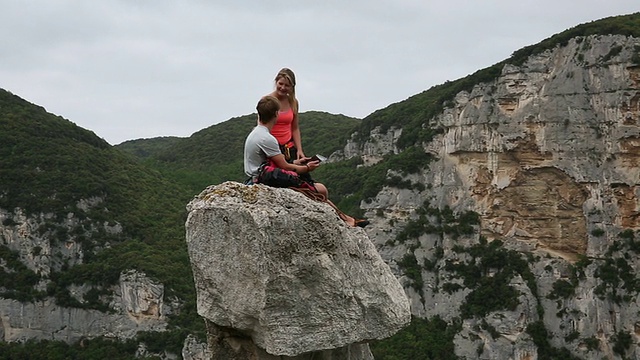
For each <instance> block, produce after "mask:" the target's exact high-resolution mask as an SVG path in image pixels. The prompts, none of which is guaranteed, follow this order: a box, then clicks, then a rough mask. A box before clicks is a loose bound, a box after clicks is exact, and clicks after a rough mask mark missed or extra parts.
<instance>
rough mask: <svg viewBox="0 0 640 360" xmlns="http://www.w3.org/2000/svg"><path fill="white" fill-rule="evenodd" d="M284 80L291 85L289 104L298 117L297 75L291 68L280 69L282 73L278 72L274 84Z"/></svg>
mask: <svg viewBox="0 0 640 360" xmlns="http://www.w3.org/2000/svg"><path fill="white" fill-rule="evenodd" d="M282 78H284V79H285V80H287V81H289V83H290V84H291V92H289V104H290V105H291V108H292V109H293V113H294V114H296V115H297V114H298V100H297V99H296V74H294V73H293V71H292V70H291V69H289V68H282V69H280V71H278V75H276V78H275V80H274V82H278V80H280V79H282Z"/></svg>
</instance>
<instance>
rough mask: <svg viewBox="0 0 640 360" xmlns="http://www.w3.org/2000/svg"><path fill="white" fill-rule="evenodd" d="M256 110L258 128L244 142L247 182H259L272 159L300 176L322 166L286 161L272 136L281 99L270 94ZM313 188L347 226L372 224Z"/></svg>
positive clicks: (306, 160) (320, 187)
mask: <svg viewBox="0 0 640 360" xmlns="http://www.w3.org/2000/svg"><path fill="white" fill-rule="evenodd" d="M256 110H258V125H257V126H256V127H255V128H254V129H253V130H252V131H251V133H249V135H248V136H247V139H246V140H245V142H244V173H245V174H246V175H247V176H248V177H249V178H250V180H247V183H256V182H257V177H258V172H259V170H260V166H261V165H262V164H263V163H264V162H266V161H267V160H271V161H272V162H273V164H274V165H275V166H277V167H278V168H280V169H284V170H289V171H294V172H295V173H297V174H305V173H308V172H310V171H312V170H314V169H315V168H317V167H318V166H320V161H318V160H315V161H311V158H308V157H305V158H303V159H299V160H295V161H294V162H293V164H292V163H288V162H287V161H286V160H285V158H284V155H283V154H282V153H281V152H280V147H279V146H278V141H277V140H276V138H275V137H273V135H271V133H270V130H271V128H273V125H274V124H275V123H276V120H277V118H278V110H280V102H279V101H278V99H276V98H275V97H273V96H271V95H267V96H265V97H263V98H262V99H260V101H259V102H258V105H257V106H256ZM313 187H314V188H315V190H316V191H317V192H319V193H320V194H322V195H324V197H325V198H326V202H327V203H329V204H330V205H331V206H332V207H333V208H334V209H335V210H336V211H337V212H338V216H340V218H341V219H342V220H344V221H345V222H346V223H347V224H349V225H351V226H360V227H365V226H367V225H368V224H369V221H367V220H364V219H363V220H356V219H354V218H353V217H351V216H349V215H347V214H345V213H343V212H342V211H340V210H338V208H337V207H336V206H335V205H334V204H333V203H332V202H331V201H330V200H329V192H328V190H327V188H326V187H325V186H324V185H323V184H321V183H318V182H314V183H313Z"/></svg>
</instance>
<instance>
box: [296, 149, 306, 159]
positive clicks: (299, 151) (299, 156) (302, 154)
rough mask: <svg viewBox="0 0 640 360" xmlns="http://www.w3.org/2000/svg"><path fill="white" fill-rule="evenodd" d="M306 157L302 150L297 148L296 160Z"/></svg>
mask: <svg viewBox="0 0 640 360" xmlns="http://www.w3.org/2000/svg"><path fill="white" fill-rule="evenodd" d="M304 158H307V157H306V156H305V155H304V152H302V150H298V160H300V159H304ZM307 159H308V158H307Z"/></svg>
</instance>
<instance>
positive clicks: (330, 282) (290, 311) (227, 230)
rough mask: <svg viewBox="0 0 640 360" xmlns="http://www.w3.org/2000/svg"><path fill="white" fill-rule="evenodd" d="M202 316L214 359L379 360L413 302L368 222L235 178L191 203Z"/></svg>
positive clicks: (191, 246)
mask: <svg viewBox="0 0 640 360" xmlns="http://www.w3.org/2000/svg"><path fill="white" fill-rule="evenodd" d="M188 210H189V216H188V219H187V223H186V230H187V244H188V250H189V258H190V260H191V264H192V268H193V273H194V278H195V284H196V291H197V299H198V302H197V308H198V314H200V315H201V316H202V317H204V318H205V319H206V320H207V325H208V333H209V344H210V348H211V351H212V353H213V357H212V358H213V359H227V360H229V359H265V360H266V359H277V358H278V359H279V358H281V356H283V357H286V358H292V359H294V358H295V359H299V360H303V359H372V356H371V353H370V351H369V349H368V345H367V344H366V342H367V341H369V340H373V339H381V338H385V337H388V336H391V335H392V334H394V333H395V332H396V331H398V330H399V329H400V328H402V327H404V326H405V325H407V324H408V323H409V321H410V312H409V302H408V299H407V297H406V295H405V293H404V291H403V289H402V287H401V285H400V283H399V282H398V281H397V279H396V278H395V276H394V275H393V274H392V273H391V271H390V269H389V267H388V266H387V265H386V264H385V263H384V261H383V260H382V258H381V257H380V255H379V254H378V252H377V251H376V249H375V247H374V246H373V244H372V243H371V241H370V240H369V239H368V238H367V236H366V234H365V233H364V231H363V230H362V229H360V228H354V227H349V226H347V225H346V224H345V223H344V222H343V221H342V220H340V219H339V218H338V216H337V214H336V212H335V211H334V210H333V209H332V208H331V207H330V206H329V205H327V204H325V203H321V202H317V201H314V200H311V199H309V198H307V197H306V196H304V195H303V194H301V193H298V192H295V191H293V190H290V189H277V188H271V187H267V186H264V185H254V186H245V185H241V184H238V183H234V182H226V183H223V184H221V185H217V186H212V187H209V188H207V189H205V190H204V191H203V192H202V193H201V194H200V195H199V196H197V197H196V198H195V199H194V200H193V201H191V203H189V205H188Z"/></svg>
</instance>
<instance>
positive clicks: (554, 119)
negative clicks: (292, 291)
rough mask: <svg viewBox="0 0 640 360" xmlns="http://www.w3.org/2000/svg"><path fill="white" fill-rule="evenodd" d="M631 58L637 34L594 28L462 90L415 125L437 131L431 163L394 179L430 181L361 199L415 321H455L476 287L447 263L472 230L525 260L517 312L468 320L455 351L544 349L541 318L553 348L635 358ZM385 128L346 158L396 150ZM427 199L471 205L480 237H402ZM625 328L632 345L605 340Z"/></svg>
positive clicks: (638, 127)
mask: <svg viewBox="0 0 640 360" xmlns="http://www.w3.org/2000/svg"><path fill="white" fill-rule="evenodd" d="M639 54H640V39H637V38H634V37H625V36H620V35H615V36H614V35H611V36H588V37H578V38H574V39H571V40H570V41H568V42H566V43H565V44H562V45H561V46H560V45H559V46H557V47H555V48H553V49H550V50H547V51H545V52H543V53H540V54H537V55H535V56H531V57H529V58H528V59H527V61H525V62H524V63H522V64H519V65H518V66H515V65H509V64H508V65H505V66H504V67H503V68H502V74H501V75H500V76H499V77H498V78H497V79H495V81H491V82H487V83H480V84H477V85H476V86H475V87H474V88H473V89H471V90H470V91H468V92H467V91H464V92H460V93H458V94H457V96H456V97H455V98H454V99H452V100H451V101H450V102H448V103H447V104H445V105H446V106H445V109H444V110H443V111H442V112H441V113H439V114H437V115H435V116H434V117H433V118H430V119H425V123H424V124H423V126H425V127H429V128H438V129H440V130H441V134H439V135H437V136H435V137H434V139H433V141H431V142H429V143H424V144H421V145H422V146H423V149H424V150H425V152H427V153H429V154H430V155H432V156H434V157H436V158H437V161H434V162H432V163H431V164H430V166H429V167H428V168H426V169H424V171H421V172H419V173H414V174H388V176H391V175H401V176H402V180H405V181H409V182H411V183H412V184H419V185H424V190H418V189H419V187H417V186H416V187H415V188H414V189H399V188H394V187H385V188H384V189H383V190H382V191H381V192H380V193H379V194H378V195H377V196H376V198H375V199H374V200H373V201H370V202H368V203H363V204H362V206H363V207H365V208H366V209H367V216H368V217H369V218H370V219H371V220H372V224H371V225H370V226H369V227H367V228H366V231H367V233H368V234H369V236H370V238H371V239H372V241H373V242H374V243H375V244H376V245H377V246H378V247H379V251H380V253H381V255H382V257H383V258H384V259H385V260H386V261H387V262H388V263H389V264H390V265H391V267H392V269H394V271H397V274H398V276H399V277H400V280H401V281H402V282H403V284H404V285H405V291H406V292H407V294H408V295H409V297H410V299H411V304H412V313H413V314H414V315H416V316H420V317H425V318H432V317H433V316H436V315H437V316H440V317H442V318H443V319H447V321H449V323H453V322H454V321H455V319H456V318H459V317H461V316H462V312H461V307H463V306H464V305H465V303H467V301H468V300H469V295H470V293H471V292H472V291H473V290H474V289H473V288H471V287H469V286H462V285H464V284H463V281H462V280H461V279H462V275H461V274H460V273H459V272H456V271H452V270H450V269H452V268H453V266H451V264H466V265H469V264H471V262H470V261H469V255H468V254H467V253H463V251H464V250H465V249H469V248H470V247H472V246H477V245H478V244H479V242H480V235H481V236H482V238H485V239H487V240H488V241H489V242H491V241H494V240H500V241H502V242H503V243H504V249H508V250H515V251H518V252H519V253H520V254H521V255H522V256H523V257H526V256H528V257H529V258H528V262H529V265H528V266H529V268H530V271H531V275H532V279H534V280H535V284H531V285H524V284H523V282H522V280H521V279H518V277H517V276H516V277H514V278H512V279H511V282H510V283H509V284H508V286H509V287H510V288H512V289H515V290H517V292H518V293H519V294H520V295H519V297H518V298H517V299H518V301H517V302H518V305H517V306H516V307H515V310H513V311H511V310H509V311H491V312H489V313H488V314H486V315H485V316H481V317H478V316H468V317H466V318H464V319H463V320H464V321H463V324H462V329H461V330H460V331H459V332H458V334H457V336H456V338H455V340H454V344H455V348H456V354H457V355H459V356H462V357H463V358H467V359H474V358H481V359H508V358H510V359H535V358H537V357H538V356H541V357H542V356H544V355H542V354H540V353H539V352H538V351H539V348H538V347H537V346H536V344H534V342H533V339H532V337H531V336H530V334H529V333H528V332H527V327H529V326H530V325H532V324H533V325H535V326H540V325H542V326H544V329H545V330H546V331H547V333H548V335H549V345H550V348H551V347H552V348H554V349H558V351H563V350H568V351H569V352H570V353H571V354H573V355H574V356H577V357H578V358H585V359H586V358H588V359H601V358H610V359H614V358H616V359H617V358H620V357H622V358H640V345H639V344H638V339H640V330H639V329H640V304H639V302H638V293H639V292H640V286H638V283H637V282H636V280H630V279H637V278H638V276H639V274H640V251H639V247H638V246H637V244H638V241H639V240H640V63H639V60H638V59H640V57H639ZM399 120H400V119H399ZM392 130H393V132H388V133H387V135H386V136H383V135H381V133H380V131H379V129H374V130H373V131H372V132H371V134H366V135H367V136H365V138H367V139H369V138H370V139H371V140H367V141H366V142H365V143H364V144H357V143H355V142H351V143H350V144H348V145H347V146H346V147H345V148H344V151H343V156H344V157H345V158H350V157H360V158H363V159H365V158H368V159H381V158H383V157H384V156H386V155H388V154H393V153H397V152H398V151H401V150H399V149H398V146H397V145H396V140H397V137H398V131H400V130H401V129H392ZM369 135H370V136H369ZM374 139H375V140H374ZM366 164H367V163H366V162H365V165H366ZM425 201H427V202H428V204H429V205H430V207H432V208H438V209H443V208H445V207H448V208H450V209H451V210H452V211H453V213H457V214H460V213H462V212H465V211H473V212H475V213H477V214H478V215H479V217H480V223H479V224H478V229H477V232H476V234H475V235H474V236H469V237H459V238H455V237H453V236H450V235H449V234H446V233H439V232H432V233H425V234H421V235H420V236H417V237H414V238H410V239H407V240H405V241H404V242H400V241H397V238H396V236H397V235H398V233H400V232H401V231H402V229H403V228H405V227H406V225H407V224H410V223H411V222H412V221H415V220H416V219H418V218H419V216H420V215H419V214H418V211H417V210H418V209H419V208H420V207H421V206H422V204H423V203H424V202H425ZM376 215H377V216H376ZM390 223H393V224H394V226H389V224H390ZM430 224H436V225H437V221H435V220H434V219H433V218H431V223H430ZM632 234H635V235H632ZM408 252H409V253H411V254H412V255H414V256H415V260H416V261H415V262H416V266H419V267H420V268H421V274H420V279H418V281H419V282H420V283H419V284H416V283H415V282H414V281H411V280H412V279H410V278H409V277H408V276H406V274H405V273H407V272H408V271H406V269H405V268H403V267H402V266H398V265H394V264H399V263H401V262H402V260H403V259H404V258H405V256H406V254H407V253H408ZM581 259H582V261H579V260H581ZM412 270H414V269H412ZM521 275H522V274H521ZM483 276H486V277H487V278H489V277H490V276H492V274H491V272H489V273H488V274H483ZM625 279H626V280H625ZM451 284H454V285H453V286H451ZM443 285H448V286H450V287H449V288H444V286H443ZM416 288H420V289H421V291H418V290H416ZM447 289H448V290H447ZM451 289H455V290H451ZM561 290H563V291H561ZM463 317H464V316H463ZM487 329H490V330H491V331H488V330H487ZM626 336H628V337H629V338H630V339H632V341H631V342H630V344H629V346H628V347H627V348H625V349H624V351H622V353H616V352H615V350H614V349H613V344H614V343H616V341H619V339H621V338H625V337H626ZM547 350H548V349H547ZM617 351H619V352H620V351H621V350H620V347H618V349H617ZM547 355H548V354H547Z"/></svg>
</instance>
